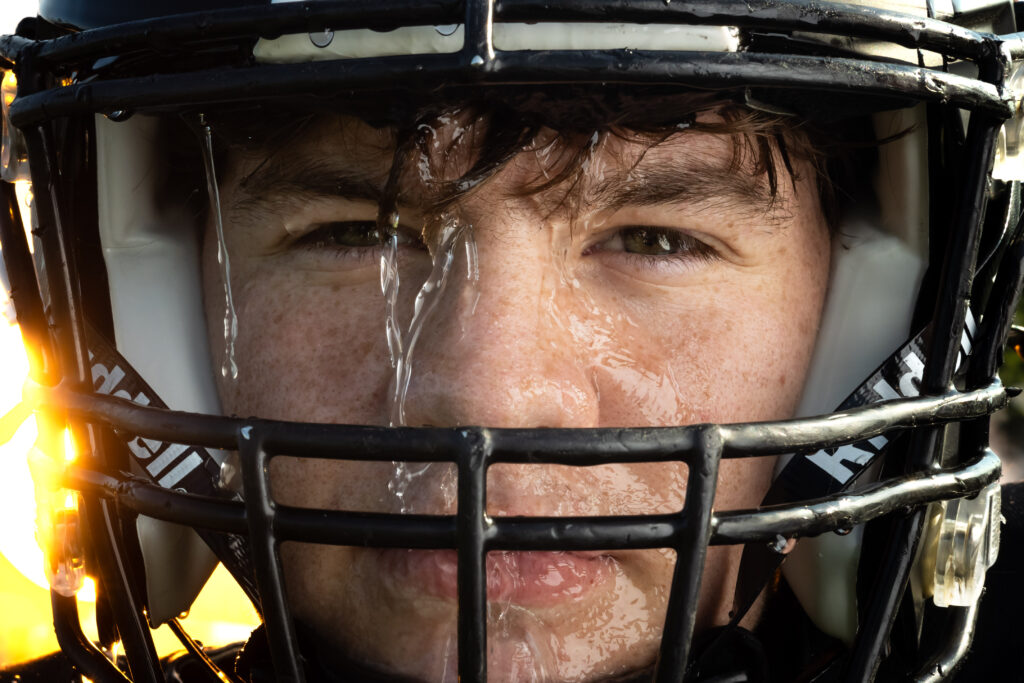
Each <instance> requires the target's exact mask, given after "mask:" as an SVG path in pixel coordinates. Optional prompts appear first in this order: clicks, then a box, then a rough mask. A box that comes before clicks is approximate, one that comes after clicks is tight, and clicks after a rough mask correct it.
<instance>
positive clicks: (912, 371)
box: [807, 311, 977, 484]
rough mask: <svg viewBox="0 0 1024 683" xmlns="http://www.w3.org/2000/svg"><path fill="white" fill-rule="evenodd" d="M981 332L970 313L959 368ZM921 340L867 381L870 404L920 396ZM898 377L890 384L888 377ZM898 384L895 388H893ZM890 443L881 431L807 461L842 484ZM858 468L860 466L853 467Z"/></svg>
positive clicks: (962, 337)
mask: <svg viewBox="0 0 1024 683" xmlns="http://www.w3.org/2000/svg"><path fill="white" fill-rule="evenodd" d="M976 332H977V324H976V323H975V320H974V316H972V315H971V312H970V311H968V312H967V319H966V321H965V324H964V332H963V335H962V336H961V337H960V351H959V353H958V354H957V362H956V367H957V368H959V367H960V364H961V363H963V361H964V359H965V358H967V356H969V355H971V349H972V341H973V338H974V335H975V333H976ZM917 341H918V340H917V339H915V340H914V342H912V343H910V344H907V345H906V346H905V347H904V348H903V349H901V350H900V352H899V355H897V356H894V357H893V358H890V359H889V361H888V362H887V363H886V364H885V365H884V366H882V368H881V370H880V371H879V372H877V373H875V375H873V376H872V377H871V378H870V379H869V380H868V382H867V386H868V387H870V390H869V392H868V394H869V397H870V400H868V401H867V403H876V402H879V401H890V400H893V399H898V398H914V397H915V396H918V395H920V393H921V390H920V383H921V377H922V376H923V375H924V359H923V356H922V354H920V353H919V352H918V351H917V347H918V346H919V344H918V343H916V342H917ZM886 375H888V376H890V377H894V376H895V377H896V379H895V381H894V382H892V383H890V382H889V381H888V380H887V379H886V378H885V376H886ZM893 384H895V385H896V386H895V388H894V387H893ZM888 443H889V437H887V436H885V435H884V434H880V435H879V436H876V437H874V438H871V439H868V440H867V441H859V442H857V443H853V444H847V445H845V446H840V447H838V448H827V449H822V450H820V451H818V452H817V453H814V454H812V455H809V456H807V460H808V461H810V462H812V463H814V464H815V465H817V466H818V467H819V468H821V470H822V471H824V472H825V473H826V474H828V475H829V476H830V477H832V478H833V479H835V480H836V481H837V482H839V483H840V484H845V483H846V482H848V481H849V480H850V479H852V478H853V476H854V475H855V474H857V473H858V472H860V471H861V470H862V469H864V468H865V467H867V466H868V465H870V464H871V462H872V461H873V460H874V459H875V458H876V457H877V456H878V455H879V454H881V453H882V451H883V450H884V448H885V446H886V445H887V444H888ZM851 468H856V469H851Z"/></svg>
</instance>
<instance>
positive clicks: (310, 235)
mask: <svg viewBox="0 0 1024 683" xmlns="http://www.w3.org/2000/svg"><path fill="white" fill-rule="evenodd" d="M395 236H396V238H397V240H398V246H400V247H413V248H420V247H421V246H422V243H421V242H420V239H419V236H418V235H416V234H414V233H413V232H412V231H411V230H409V229H408V228H406V227H405V226H399V227H398V230H397V231H396V234H395ZM389 239H390V236H388V235H386V234H385V233H382V232H381V230H380V229H379V228H378V226H377V222H376V221H369V220H364V221H329V222H325V223H318V224H315V225H313V226H311V227H310V228H309V229H308V230H307V231H306V232H305V233H304V234H303V235H302V236H301V237H299V238H298V239H296V240H295V241H294V242H293V244H292V247H293V248H294V249H299V250H305V251H311V252H317V253H327V254H329V253H332V252H333V253H334V254H335V255H337V256H348V257H355V258H363V257H366V258H371V257H375V256H377V252H378V251H379V250H380V249H381V248H382V247H383V246H384V244H385V243H386V242H387V241H388V240H389Z"/></svg>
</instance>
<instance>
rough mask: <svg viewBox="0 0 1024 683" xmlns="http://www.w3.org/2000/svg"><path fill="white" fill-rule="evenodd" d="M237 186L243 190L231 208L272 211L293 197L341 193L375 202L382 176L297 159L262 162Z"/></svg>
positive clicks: (379, 196)
mask: <svg viewBox="0 0 1024 683" xmlns="http://www.w3.org/2000/svg"><path fill="white" fill-rule="evenodd" d="M268 162H269V160H268ZM239 186H240V187H241V188H242V189H243V190H244V192H243V195H242V197H240V198H239V200H238V201H236V202H235V203H234V204H233V205H232V209H234V210H242V211H254V210H267V211H275V210H280V209H282V208H285V207H287V206H290V205H291V203H292V201H293V200H294V199H295V198H296V197H300V198H314V197H342V198H345V199H352V200H366V201H370V202H375V203H376V202H379V201H380V198H381V195H382V193H383V177H377V178H375V177H373V176H372V175H371V174H368V173H366V172H365V171H362V170H359V169H355V168H351V167H346V166H343V165H339V164H338V163H336V162H334V161H331V160H327V159H316V160H310V159H301V160H298V161H276V162H274V163H263V164H261V165H260V166H259V167H257V168H256V169H255V170H254V171H252V172H251V173H249V174H248V175H247V176H245V177H244V178H243V179H242V181H241V183H239Z"/></svg>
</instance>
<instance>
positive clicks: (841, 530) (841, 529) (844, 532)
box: [835, 526, 853, 536]
mask: <svg viewBox="0 0 1024 683" xmlns="http://www.w3.org/2000/svg"><path fill="white" fill-rule="evenodd" d="M851 531H853V527H848V526H843V527H839V528H838V529H836V531H835V534H836V536H846V535H848V534H849V533H850V532H851Z"/></svg>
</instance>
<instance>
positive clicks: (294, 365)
mask: <svg viewBox="0 0 1024 683" xmlns="http://www.w3.org/2000/svg"><path fill="white" fill-rule="evenodd" d="M247 281H248V284H247V285H246V286H245V287H242V288H239V290H238V291H237V292H236V295H235V304H236V310H237V313H238V320H239V323H238V337H237V340H236V342H235V362H236V364H237V366H238V379H237V380H236V381H234V382H231V381H226V382H224V383H223V384H224V385H225V386H223V387H222V395H223V396H225V397H226V399H225V404H226V405H225V409H226V410H230V412H233V413H236V414H244V415H259V416H261V417H265V418H270V419H284V420H297V421H304V422H348V423H367V424H377V423H380V421H381V417H382V415H384V414H386V413H385V412H384V411H383V407H382V406H383V405H384V401H385V396H386V393H387V386H388V381H389V379H390V366H389V362H388V358H387V350H386V348H385V347H384V344H383V343H382V337H383V333H382V323H380V321H381V320H382V319H383V303H382V301H381V297H380V296H379V295H377V296H374V294H375V293H374V292H373V291H369V292H366V291H363V290H364V289H367V288H366V287H338V286H332V285H312V286H311V285H310V284H309V283H308V282H306V281H304V280H303V279H300V278H298V277H295V278H290V277H288V275H287V274H284V275H281V274H276V273H274V274H271V273H268V274H266V275H257V276H254V277H249V278H247Z"/></svg>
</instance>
